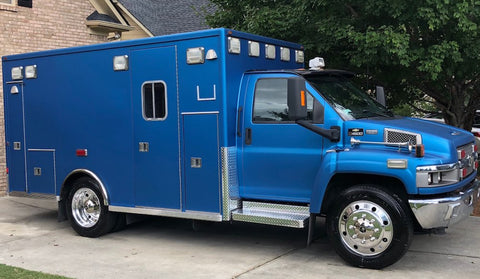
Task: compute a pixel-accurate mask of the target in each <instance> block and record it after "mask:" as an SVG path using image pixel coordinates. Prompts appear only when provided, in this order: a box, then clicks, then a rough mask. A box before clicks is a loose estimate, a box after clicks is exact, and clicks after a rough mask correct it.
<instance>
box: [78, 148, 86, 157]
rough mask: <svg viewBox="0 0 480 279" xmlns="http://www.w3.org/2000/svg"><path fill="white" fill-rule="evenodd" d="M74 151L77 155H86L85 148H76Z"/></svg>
mask: <svg viewBox="0 0 480 279" xmlns="http://www.w3.org/2000/svg"><path fill="white" fill-rule="evenodd" d="M75 153H76V154H77V156H78V157H87V155H88V152H87V149H77V151H76V152H75Z"/></svg>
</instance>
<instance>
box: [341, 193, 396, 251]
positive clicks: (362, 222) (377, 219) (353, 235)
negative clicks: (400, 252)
mask: <svg viewBox="0 0 480 279" xmlns="http://www.w3.org/2000/svg"><path fill="white" fill-rule="evenodd" d="M338 229H339V232H340V237H341V240H342V242H343V243H344V244H345V245H346V247H348V249H350V250H351V251H352V252H353V253H356V254H358V255H361V256H375V255H378V254H380V253H382V252H384V251H385V250H386V249H387V248H388V247H389V246H390V244H391V243H392V240H393V223H392V220H391V218H390V216H389V215H388V213H387V212H386V211H385V210H384V209H383V208H382V207H380V206H379V205H378V204H376V203H373V202H371V201H366V200H359V201H355V202H352V203H350V204H349V205H348V206H347V207H345V208H344V209H343V211H342V213H341V215H340V218H339V220H338Z"/></svg>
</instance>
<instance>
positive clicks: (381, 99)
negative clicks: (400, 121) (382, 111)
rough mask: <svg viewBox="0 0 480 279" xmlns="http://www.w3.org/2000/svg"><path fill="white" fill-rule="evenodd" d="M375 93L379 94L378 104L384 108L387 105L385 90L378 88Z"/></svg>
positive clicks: (381, 87)
mask: <svg viewBox="0 0 480 279" xmlns="http://www.w3.org/2000/svg"><path fill="white" fill-rule="evenodd" d="M375 92H376V94H377V102H379V103H380V104H382V105H383V106H385V105H386V102H385V90H384V89H383V86H377V87H376V88H375Z"/></svg>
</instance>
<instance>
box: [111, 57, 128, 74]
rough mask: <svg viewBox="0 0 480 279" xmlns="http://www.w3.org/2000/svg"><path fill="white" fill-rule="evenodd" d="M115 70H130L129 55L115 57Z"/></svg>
mask: <svg viewBox="0 0 480 279" xmlns="http://www.w3.org/2000/svg"><path fill="white" fill-rule="evenodd" d="M113 70H114V71H127V70H128V55H121V56H115V57H113Z"/></svg>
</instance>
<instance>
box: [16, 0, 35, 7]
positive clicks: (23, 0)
mask: <svg viewBox="0 0 480 279" xmlns="http://www.w3.org/2000/svg"><path fill="white" fill-rule="evenodd" d="M32 1H33V0H18V5H19V6H21V7H27V8H31V7H32Z"/></svg>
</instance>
